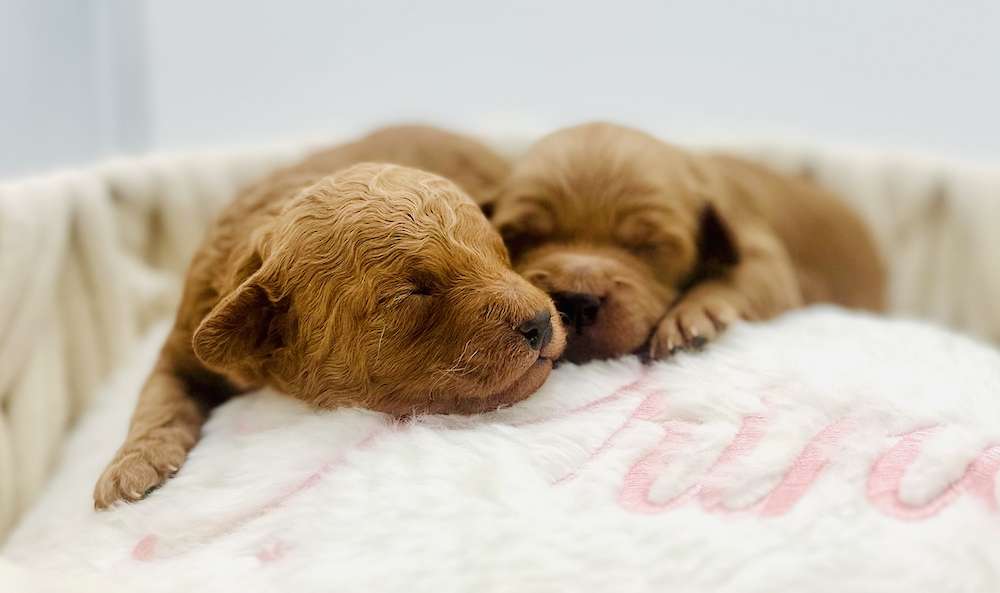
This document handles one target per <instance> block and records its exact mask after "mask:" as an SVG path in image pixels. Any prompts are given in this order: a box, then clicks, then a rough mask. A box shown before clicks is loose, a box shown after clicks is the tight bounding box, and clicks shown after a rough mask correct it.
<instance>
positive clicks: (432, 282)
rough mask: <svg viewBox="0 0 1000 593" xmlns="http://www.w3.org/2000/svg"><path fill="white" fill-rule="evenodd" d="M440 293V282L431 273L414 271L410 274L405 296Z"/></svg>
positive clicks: (430, 295)
mask: <svg viewBox="0 0 1000 593" xmlns="http://www.w3.org/2000/svg"><path fill="white" fill-rule="evenodd" d="M440 293H441V282H440V280H439V279H438V278H437V277H436V276H434V275H433V274H430V273H427V272H415V273H414V274H412V275H411V276H410V280H409V291H408V293H407V295H406V296H409V297H421V298H429V297H435V296H438V295H439V294H440Z"/></svg>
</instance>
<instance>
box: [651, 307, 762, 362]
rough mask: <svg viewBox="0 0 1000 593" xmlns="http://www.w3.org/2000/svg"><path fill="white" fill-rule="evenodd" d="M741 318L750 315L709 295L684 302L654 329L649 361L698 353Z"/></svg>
mask: <svg viewBox="0 0 1000 593" xmlns="http://www.w3.org/2000/svg"><path fill="white" fill-rule="evenodd" d="M740 319H749V315H748V314H747V312H746V310H745V308H744V307H741V306H740V305H739V304H737V303H733V302H731V300H729V299H726V298H722V297H712V296H709V295H706V296H704V297H701V298H695V299H683V300H682V301H681V302H680V303H678V304H677V305H676V306H675V307H674V308H673V309H671V310H670V311H669V312H668V313H667V315H666V317H664V318H663V320H662V321H660V324H659V326H657V328H656V332H655V333H654V334H653V337H652V339H651V340H650V344H649V358H650V360H662V359H664V358H667V357H669V356H670V355H671V354H674V353H675V352H677V351H678V350H699V349H701V348H703V347H704V346H705V344H707V343H708V342H709V341H710V340H713V339H715V338H716V336H718V335H719V334H720V333H722V331H723V330H725V329H726V327H728V326H729V325H730V324H732V323H734V322H736V321H738V320H740Z"/></svg>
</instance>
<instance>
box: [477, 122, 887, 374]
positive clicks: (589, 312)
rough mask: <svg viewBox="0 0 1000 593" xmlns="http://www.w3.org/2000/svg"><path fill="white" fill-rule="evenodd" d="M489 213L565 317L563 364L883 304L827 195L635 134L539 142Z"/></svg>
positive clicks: (876, 279) (876, 280)
mask: <svg viewBox="0 0 1000 593" xmlns="http://www.w3.org/2000/svg"><path fill="white" fill-rule="evenodd" d="M492 206H493V208H494V214H493V222H494V225H495V226H496V227H497V228H498V229H499V230H500V232H501V234H502V235H503V237H504V240H505V242H506V243H507V245H508V247H509V249H510V251H511V257H512V258H513V260H514V265H515V269H517V270H518V271H519V272H521V273H522V274H523V275H524V276H525V277H526V278H528V279H529V280H531V281H532V282H533V283H535V284H536V285H537V286H539V287H541V288H543V289H545V290H546V291H547V292H549V293H550V294H552V295H553V296H554V298H555V299H556V302H557V306H558V307H559V308H560V310H561V312H562V313H563V314H564V317H566V318H568V320H569V322H568V323H567V324H566V325H567V331H568V333H569V344H568V346H567V350H566V355H567V357H568V358H569V359H571V360H575V361H583V360H588V359H591V358H605V357H612V356H617V355H621V354H626V353H631V352H641V353H646V354H649V355H651V356H652V357H654V358H658V357H665V356H667V355H669V354H670V353H671V352H672V351H674V350H676V349H678V348H683V347H690V346H700V345H701V344H703V343H704V342H705V341H706V340H709V339H711V338H713V337H714V336H715V335H716V334H717V333H718V332H720V331H721V330H722V329H723V328H724V327H725V326H726V325H727V324H729V323H731V322H733V321H735V320H737V319H740V318H742V319H766V318H769V317H772V316H774V315H777V314H779V313H781V312H783V311H786V310H788V309H790V308H793V307H798V306H801V305H804V304H808V303H816V302H830V303H837V304H840V305H844V306H847V307H859V308H865V309H872V310H879V309H881V307H882V305H883V298H884V296H883V295H884V282H885V279H884V272H883V267H882V263H881V259H880V256H879V254H878V252H877V249H876V246H875V243H874V241H873V240H872V237H871V235H870V233H869V231H868V229H867V228H866V227H865V225H864V224H863V223H862V222H861V220H860V219H859V218H858V217H857V216H856V215H855V214H854V213H853V212H852V211H851V210H850V209H849V208H848V207H847V206H846V205H844V204H843V203H842V202H841V201H840V200H839V199H837V198H836V197H835V196H833V195H832V194H830V193H829V192H827V191H825V190H823V189H821V188H820V187H818V186H816V185H814V184H812V183H810V182H808V181H806V180H804V179H799V178H793V177H788V176H784V175H780V174H778V173H775V172H773V171H770V170H768V169H766V168H765V167H763V166H760V165H757V164H753V163H751V162H748V161H744V160H741V159H738V158H735V157H731V156H725V155H716V154H694V153H690V152H687V151H684V150H681V149H679V148H676V147H673V146H670V145H668V144H666V143H663V142H661V141H660V140H658V139H656V138H654V137H652V136H649V135H647V134H644V133H642V132H639V131H637V130H633V129H629V128H625V127H621V126H617V125H613V124H605V123H594V124H587V125H581V126H577V127H573V128H567V129H564V130H561V131H558V132H556V133H554V134H551V135H549V136H547V137H546V138H543V139H542V140H540V141H539V142H538V143H537V144H535V145H534V146H533V147H532V148H531V149H530V150H529V151H528V153H527V154H526V155H525V156H524V157H523V158H521V159H520V160H519V162H516V163H515V164H514V168H513V171H512V174H511V176H510V177H509V178H508V180H507V182H506V183H505V184H504V185H503V186H502V188H501V190H500V191H499V192H498V194H497V195H496V197H495V198H494V203H493V205H492Z"/></svg>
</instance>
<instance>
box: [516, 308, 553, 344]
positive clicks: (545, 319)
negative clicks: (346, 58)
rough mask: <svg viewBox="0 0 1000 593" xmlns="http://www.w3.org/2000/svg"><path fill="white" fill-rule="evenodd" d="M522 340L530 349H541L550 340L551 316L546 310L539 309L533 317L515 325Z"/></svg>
mask: <svg viewBox="0 0 1000 593" xmlns="http://www.w3.org/2000/svg"><path fill="white" fill-rule="evenodd" d="M517 331H518V333H520V334H521V335H522V336H524V341H525V342H527V343H528V347H529V348H531V349H532V350H541V349H542V348H545V347H546V346H548V344H549V342H550V341H551V340H552V316H551V314H549V312H548V311H539V312H538V313H536V314H535V316H534V317H532V318H531V319H529V320H527V321H525V322H524V323H522V324H521V325H519V326H517Z"/></svg>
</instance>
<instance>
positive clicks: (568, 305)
mask: <svg viewBox="0 0 1000 593" xmlns="http://www.w3.org/2000/svg"><path fill="white" fill-rule="evenodd" d="M552 300H553V301H554V302H555V304H556V309H557V310H558V311H559V314H560V315H562V316H563V318H564V319H565V320H566V323H567V324H568V325H572V326H573V327H575V328H577V330H580V329H582V328H584V327H587V326H589V325H593V324H594V322H595V321H597V314H598V313H600V311H601V299H599V298H598V297H596V296H594V295H592V294H587V293H585V292H557V293H555V294H553V295H552Z"/></svg>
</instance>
